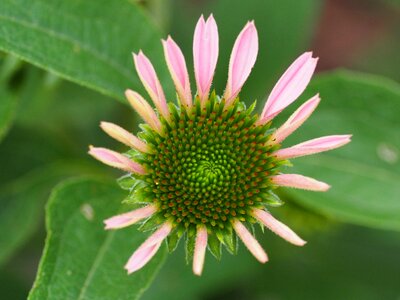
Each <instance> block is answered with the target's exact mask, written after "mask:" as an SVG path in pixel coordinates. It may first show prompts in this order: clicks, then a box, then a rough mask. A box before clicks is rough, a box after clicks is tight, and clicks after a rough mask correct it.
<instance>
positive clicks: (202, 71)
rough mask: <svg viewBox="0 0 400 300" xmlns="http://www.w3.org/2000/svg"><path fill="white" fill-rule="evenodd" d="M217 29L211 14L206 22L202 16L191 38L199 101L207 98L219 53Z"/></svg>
mask: <svg viewBox="0 0 400 300" xmlns="http://www.w3.org/2000/svg"><path fill="white" fill-rule="evenodd" d="M218 40H219V37H218V28H217V24H216V22H215V20H214V17H213V15H212V14H211V15H210V16H209V17H208V19H207V22H205V21H204V18H203V16H201V17H200V19H199V21H198V22H197V25H196V29H195V31H194V38H193V62H194V74H195V77H196V83H197V93H198V95H199V98H200V101H201V103H202V104H204V101H205V100H206V99H207V98H208V94H209V92H210V88H211V83H212V80H213V77H214V72H215V67H216V65H217V59H218V52H219V49H218V47H219V45H218V43H219V41H218Z"/></svg>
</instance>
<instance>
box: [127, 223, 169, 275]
mask: <svg viewBox="0 0 400 300" xmlns="http://www.w3.org/2000/svg"><path fill="white" fill-rule="evenodd" d="M171 229H172V226H171V224H169V223H164V224H163V225H162V226H161V227H160V228H159V229H157V230H156V231H155V232H154V233H153V234H152V235H151V236H150V237H149V238H148V239H147V240H146V241H145V242H144V243H143V244H142V245H140V247H139V248H138V249H137V250H136V251H135V252H134V253H133V255H132V256H131V257H130V258H129V260H128V262H127V264H126V265H125V269H126V270H127V271H128V274H131V273H133V272H135V271H137V270H139V269H141V268H142V267H143V266H144V265H146V264H147V263H148V262H149V261H150V259H152V258H153V256H154V255H155V254H156V253H157V251H158V249H159V248H160V246H161V243H162V242H163V240H164V239H165V238H166V237H167V236H168V234H169V233H170V232H171Z"/></svg>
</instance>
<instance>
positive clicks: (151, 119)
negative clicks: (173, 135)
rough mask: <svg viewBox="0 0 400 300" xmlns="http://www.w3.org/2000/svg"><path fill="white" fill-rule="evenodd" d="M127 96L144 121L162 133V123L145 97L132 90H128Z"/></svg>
mask: <svg viewBox="0 0 400 300" xmlns="http://www.w3.org/2000/svg"><path fill="white" fill-rule="evenodd" d="M125 96H126V98H127V99H128V101H129V103H130V104H131V105H132V107H133V108H134V109H135V110H136V112H137V113H138V114H139V115H140V116H141V117H142V118H143V120H144V121H145V122H146V123H147V124H149V125H150V127H152V128H153V129H154V130H155V131H157V132H158V133H161V132H162V129H161V128H162V127H161V122H160V120H159V119H158V117H157V115H156V113H155V112H154V110H153V109H152V108H151V106H150V105H149V103H147V101H146V100H144V99H143V97H142V96H140V95H139V94H138V93H136V92H134V91H131V90H126V91H125Z"/></svg>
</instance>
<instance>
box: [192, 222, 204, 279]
mask: <svg viewBox="0 0 400 300" xmlns="http://www.w3.org/2000/svg"><path fill="white" fill-rule="evenodd" d="M206 248H207V229H206V227H205V226H202V227H200V228H199V229H197V236H196V242H195V247H194V255H193V273H194V274H196V275H198V276H200V275H201V272H202V271H203V266H204V258H205V256H206Z"/></svg>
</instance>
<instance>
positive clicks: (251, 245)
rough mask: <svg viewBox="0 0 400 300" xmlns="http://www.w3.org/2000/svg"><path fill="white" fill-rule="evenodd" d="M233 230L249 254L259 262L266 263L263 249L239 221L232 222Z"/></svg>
mask: <svg viewBox="0 0 400 300" xmlns="http://www.w3.org/2000/svg"><path fill="white" fill-rule="evenodd" d="M233 228H234V229H235V231H236V233H237V235H238V236H239V237H240V239H241V240H242V242H243V243H244V244H245V245H246V247H247V249H249V251H250V252H251V254H253V255H254V257H255V258H257V260H258V261H259V262H261V263H266V262H267V261H268V256H267V253H265V251H264V249H263V248H262V247H261V246H260V244H259V243H258V241H257V240H256V239H255V238H254V236H253V235H252V234H251V233H250V232H249V231H248V230H247V228H246V227H245V226H244V225H243V224H242V223H241V222H240V221H239V220H235V221H234V222H233Z"/></svg>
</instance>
